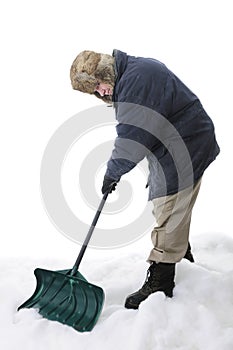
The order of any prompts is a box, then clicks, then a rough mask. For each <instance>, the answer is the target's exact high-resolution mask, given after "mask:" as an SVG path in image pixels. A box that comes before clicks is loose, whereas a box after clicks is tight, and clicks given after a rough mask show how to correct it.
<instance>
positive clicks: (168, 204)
mask: <svg viewBox="0 0 233 350" xmlns="http://www.w3.org/2000/svg"><path fill="white" fill-rule="evenodd" d="M70 77H71V82H72V87H73V88H74V89H75V90H79V91H82V92H85V93H89V94H94V95H95V96H96V97H98V98H101V99H102V100H103V101H104V102H107V103H113V107H114V108H115V112H116V119H117V121H118V122H119V124H118V125H117V134H118V137H117V138H116V140H115V145H114V149H113V151H112V156H111V158H110V160H109V161H108V163H107V171H106V174H105V176H104V181H103V186H102V193H105V192H106V191H108V190H115V187H116V183H117V182H119V181H120V179H121V176H123V175H124V174H125V173H127V172H129V171H130V170H131V169H133V168H134V167H135V166H136V164H137V163H139V162H140V161H141V160H142V159H143V158H144V157H146V158H147V160H148V164H149V178H148V186H149V200H151V201H152V202H153V204H154V209H153V213H154V216H155V218H156V223H157V226H156V227H155V228H154V230H153V231H152V236H151V237H152V243H153V246H154V247H153V249H152V250H151V252H150V255H149V257H148V262H149V263H150V267H149V269H148V275H147V279H146V281H145V283H144V284H143V286H142V287H141V288H140V289H139V290H138V291H137V292H135V293H133V294H131V295H129V296H128V297H127V299H126V302H125V307H126V308H132V309H137V308H138V307H139V304H140V303H141V302H142V301H143V300H145V299H146V298H147V297H148V296H149V295H150V294H152V293H154V292H157V291H162V292H164V293H165V295H166V296H168V297H172V296H173V288H174V286H175V283H174V279H175V265H176V263H178V262H179V261H180V260H181V259H182V258H186V259H188V260H190V261H191V262H193V261H194V259H193V256H192V253H191V247H190V244H189V241H188V239H189V228H190V222H191V215H192V209H193V205H194V203H195V200H196V198H197V195H198V191H199V188H200V184H201V178H202V175H203V173H204V171H205V170H206V168H207V167H208V166H209V164H210V163H211V162H212V161H213V160H214V159H215V158H216V156H217V155H218V153H219V147H218V144H217V142H216V139H215V132H214V125H213V122H212V120H211V119H210V118H209V116H208V115H207V113H206V112H205V110H204V108H203V107H202V105H201V103H200V101H199V99H198V97H197V96H196V95H195V94H194V93H193V92H192V91H191V90H190V89H188V88H187V86H185V84H183V83H182V81H181V80H180V79H179V78H178V77H177V76H176V75H175V74H174V73H172V72H171V71H170V70H169V69H168V68H167V67H166V66H165V65H164V64H163V63H161V62H159V61H157V60H155V59H151V58H143V57H134V56H129V55H127V54H126V53H124V52H121V51H119V50H114V51H113V55H112V56H111V55H107V54H100V53H96V52H93V51H83V52H81V53H80V54H79V55H78V56H77V57H76V59H75V60H74V62H73V64H72V67H71V71H70ZM113 182H115V185H114V186H113V187H112V188H110V186H112V184H113Z"/></svg>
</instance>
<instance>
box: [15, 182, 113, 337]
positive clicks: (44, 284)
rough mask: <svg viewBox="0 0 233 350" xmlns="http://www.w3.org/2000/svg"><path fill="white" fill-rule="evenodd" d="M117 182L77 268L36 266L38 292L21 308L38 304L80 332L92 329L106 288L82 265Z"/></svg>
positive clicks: (42, 310)
mask: <svg viewBox="0 0 233 350" xmlns="http://www.w3.org/2000/svg"><path fill="white" fill-rule="evenodd" d="M113 185H114V183H113V184H112V185H111V186H110V188H109V190H108V191H107V192H105V194H104V195H103V198H102V200H101V202H100V204H99V207H98V209H97V212H96V214H95V217H94V219H93V222H92V224H91V227H90V229H89V231H88V233H87V236H86V238H85V241H84V243H83V245H82V248H81V250H80V253H79V255H78V258H77V260H76V262H75V264H74V266H73V268H72V269H71V270H62V271H49V270H44V269H40V268H37V269H35V271H34V274H35V276H36V280H37V286H36V289H35V292H34V293H33V295H32V296H31V297H30V298H29V299H28V300H27V301H25V302H24V303H23V304H22V305H20V306H19V307H18V311H19V310H20V309H22V308H35V309H37V310H38V312H39V313H40V314H41V315H42V316H43V317H45V318H47V319H49V320H53V321H58V322H61V323H63V324H66V325H69V326H71V327H73V328H74V329H75V330H77V331H79V332H87V331H91V330H92V328H93V327H94V325H95V324H96V322H97V320H98V318H99V315H100V313H101V310H102V308H103V303H104V291H103V289H102V288H100V287H98V286H96V285H94V284H91V283H89V282H88V281H87V280H86V279H85V278H84V277H83V276H82V275H81V273H80V272H79V271H78V268H79V265H80V263H81V260H82V258H83V255H84V253H85V250H86V248H87V245H88V243H89V241H90V239H91V236H92V233H93V231H94V228H95V226H96V223H97V221H98V219H99V216H100V213H101V211H102V209H103V206H104V204H105V201H106V199H107V196H108V194H109V193H110V191H111V189H112V186H113Z"/></svg>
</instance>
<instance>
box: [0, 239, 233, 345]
mask: <svg viewBox="0 0 233 350" xmlns="http://www.w3.org/2000/svg"><path fill="white" fill-rule="evenodd" d="M192 244H193V248H194V249H193V252H194V255H195V258H196V263H195V264H191V263H189V262H188V261H185V260H183V261H182V262H181V263H179V264H177V274H176V287H175V290H174V298H172V299H169V298H165V296H164V294H163V293H155V294H153V295H151V296H150V297H149V298H148V299H147V300H146V301H145V302H144V303H142V304H141V306H140V309H139V310H126V309H125V308H124V306H123V305H124V300H125V297H126V296H127V295H128V294H129V293H131V292H134V291H135V290H136V289H137V288H139V287H140V286H141V284H142V283H143V281H144V279H145V275H146V269H147V267H148V266H147V264H146V263H145V257H144V256H142V255H141V254H131V255H130V256H125V257H124V258H123V259H122V258H113V259H109V258H108V259H107V260H106V259H103V258H101V259H98V260H97V259H96V260H95V261H94V262H93V261H87V260H85V263H83V264H82V267H81V269H80V270H81V272H82V273H83V275H84V276H85V277H86V278H87V279H88V280H89V281H90V282H91V283H94V284H96V285H99V286H101V287H102V288H103V289H104V290H105V294H106V301H105V306H104V309H103V312H102V314H101V316H100V318H99V321H98V323H97V325H96V326H95V327H94V329H93V330H92V332H90V333H78V332H76V331H75V330H74V329H73V328H71V327H68V326H64V325H62V324H60V323H58V322H52V321H48V320H47V319H43V318H42V317H41V316H40V315H39V314H38V313H37V312H36V311H35V310H33V309H24V310H21V311H20V312H17V311H16V309H17V307H18V306H19V305H20V304H21V303H22V302H23V301H25V300H26V299H27V298H28V297H29V296H30V295H31V294H32V292H33V291H34V288H35V277H34V275H33V269H34V268H35V267H44V268H47V269H52V270H53V269H61V268H63V269H64V268H69V267H70V266H69V265H68V266H67V262H64V264H63V262H61V261H59V263H58V262H54V261H53V262H52V261H49V260H46V261H41V260H39V259H38V261H26V259H25V260H22V259H19V260H17V259H14V260H11V261H9V260H2V261H1V266H2V268H1V272H0V300H1V303H0V314H1V321H0V333H1V336H0V348H1V349H2V350H15V349H17V350H21V349H22V350H32V349H35V350H42V349H43V350H67V349H68V348H69V349H82V350H87V349H88V350H90V349H91V350H95V349H96V350H97V349H98V350H99V349H101V350H105V349H106V350H107V349H112V350H115V349H124V350H168V349H169V350H174V349H179V350H191V349H192V350H194V349H195V350H199V349H200V350H215V349H216V350H219V349H221V350H232V349H233V274H232V272H233V240H232V239H231V238H230V237H229V236H224V235H222V234H219V235H216V234H213V235H211V234H205V235H204V234H203V235H201V236H196V237H194V238H193V239H192ZM116 252H117V251H116V250H115V251H114V252H113V254H114V255H115V256H117V253H116Z"/></svg>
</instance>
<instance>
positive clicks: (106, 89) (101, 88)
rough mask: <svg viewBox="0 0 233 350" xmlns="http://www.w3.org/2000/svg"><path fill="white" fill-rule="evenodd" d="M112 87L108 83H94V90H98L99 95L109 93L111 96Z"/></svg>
mask: <svg viewBox="0 0 233 350" xmlns="http://www.w3.org/2000/svg"><path fill="white" fill-rule="evenodd" d="M112 91H113V89H112V87H111V85H109V84H104V83H98V84H97V85H96V88H95V91H94V92H98V93H99V94H100V96H106V95H110V96H112Z"/></svg>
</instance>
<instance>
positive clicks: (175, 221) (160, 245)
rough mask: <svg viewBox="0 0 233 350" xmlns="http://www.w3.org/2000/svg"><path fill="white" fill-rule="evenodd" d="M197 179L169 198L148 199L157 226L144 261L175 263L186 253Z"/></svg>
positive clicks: (197, 186)
mask: <svg viewBox="0 0 233 350" xmlns="http://www.w3.org/2000/svg"><path fill="white" fill-rule="evenodd" d="M200 185H201V179H200V180H199V181H198V182H197V183H196V184H195V185H194V186H191V187H188V188H186V189H184V190H182V191H180V192H178V193H175V194H173V195H169V196H165V197H160V198H156V199H154V200H152V202H153V204H154V209H153V214H154V216H155V219H156V223H157V226H156V227H155V228H154V229H153V231H152V233H151V239H152V243H153V245H154V248H153V249H152V250H151V253H150V255H149V257H148V262H152V261H156V262H157V263H158V262H165V263H176V262H178V261H180V260H181V259H182V258H183V257H184V255H185V253H186V250H187V247H188V240H189V229H190V222H191V216H192V209H193V206H194V203H195V201H196V198H197V195H198V192H199V189H200Z"/></svg>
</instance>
